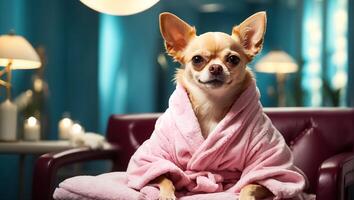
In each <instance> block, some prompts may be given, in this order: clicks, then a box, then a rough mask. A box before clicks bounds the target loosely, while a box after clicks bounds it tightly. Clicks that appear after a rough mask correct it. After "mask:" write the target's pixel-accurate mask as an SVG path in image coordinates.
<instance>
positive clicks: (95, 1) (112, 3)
mask: <svg viewBox="0 0 354 200" xmlns="http://www.w3.org/2000/svg"><path fill="white" fill-rule="evenodd" d="M80 1H81V2H82V3H83V4H85V5H86V6H88V7H89V8H92V9H93V10H96V11H98V12H101V13H105V14H109V15H133V14H136V13H139V12H142V11H144V10H147V9H149V8H150V7H152V6H153V5H155V4H156V3H157V2H159V0H80Z"/></svg>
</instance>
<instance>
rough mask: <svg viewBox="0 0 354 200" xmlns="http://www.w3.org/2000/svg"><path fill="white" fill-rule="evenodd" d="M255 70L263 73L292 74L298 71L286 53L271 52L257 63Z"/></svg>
mask: <svg viewBox="0 0 354 200" xmlns="http://www.w3.org/2000/svg"><path fill="white" fill-rule="evenodd" d="M256 70H257V71H259V72H265V73H293V72H296V71H297V70H298V66H297V64H296V62H295V61H294V59H293V58H292V57H291V56H290V55H289V54H287V53H286V52H284V51H271V52H269V53H268V54H266V55H265V56H264V57H263V58H261V59H260V60H259V61H258V62H257V64H256Z"/></svg>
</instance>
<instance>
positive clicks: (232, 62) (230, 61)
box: [226, 55, 240, 65]
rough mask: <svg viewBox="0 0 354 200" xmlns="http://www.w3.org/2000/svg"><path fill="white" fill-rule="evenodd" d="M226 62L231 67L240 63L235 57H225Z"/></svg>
mask: <svg viewBox="0 0 354 200" xmlns="http://www.w3.org/2000/svg"><path fill="white" fill-rule="evenodd" d="M226 62H228V63H230V64H232V65H237V64H238V63H239V62H240V58H239V57H237V56H235V55H231V56H229V57H227V59H226Z"/></svg>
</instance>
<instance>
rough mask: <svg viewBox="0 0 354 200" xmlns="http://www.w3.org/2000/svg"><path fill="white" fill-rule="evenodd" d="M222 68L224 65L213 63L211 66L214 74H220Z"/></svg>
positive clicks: (210, 68) (210, 69)
mask: <svg viewBox="0 0 354 200" xmlns="http://www.w3.org/2000/svg"><path fill="white" fill-rule="evenodd" d="M222 70H223V69H222V66H221V65H218V64H212V65H210V67H209V72H210V73H211V74H212V75H214V76H217V75H220V74H221V73H222Z"/></svg>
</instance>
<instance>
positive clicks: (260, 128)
mask: <svg viewBox="0 0 354 200" xmlns="http://www.w3.org/2000/svg"><path fill="white" fill-rule="evenodd" d="M259 98H260V95H259V91H258V89H257V87H256V84H255V83H254V82H252V84H251V85H250V86H249V87H248V88H247V89H246V90H245V91H244V92H243V93H242V95H241V96H240V97H239V98H238V99H237V101H236V102H235V103H234V104H233V106H232V108H231V109H230V111H229V112H228V113H227V115H226V116H225V117H224V119H223V120H222V121H221V122H220V123H219V124H218V125H217V126H216V128H215V129H214V130H213V131H212V132H211V133H210V134H209V136H208V137H207V138H206V139H204V138H203V136H202V134H201V130H200V126H199V123H198V120H197V118H196V116H195V114H194V112H193V109H192V105H191V103H190V101H189V98H188V95H187V92H186V91H185V89H184V88H183V87H182V86H181V85H177V88H176V90H175V91H174V93H173V94H172V96H171V97H170V101H169V108H168V109H167V110H166V112H165V113H164V114H163V115H162V116H161V117H160V118H159V119H158V120H157V122H156V125H155V130H154V132H153V134H152V135H151V137H150V139H148V140H146V141H145V142H144V143H143V144H142V145H141V146H140V147H139V149H138V150H137V151H136V152H135V154H134V155H133V156H132V158H131V160H130V163H129V166H128V169H127V173H126V174H124V173H123V175H121V174H122V173H121V172H116V173H118V174H120V175H117V174H114V173H110V174H109V175H103V177H105V178H103V177H100V176H98V177H74V178H72V179H68V180H66V181H64V182H63V183H61V184H60V185H59V187H60V188H58V189H57V190H56V191H55V194H54V197H55V198H56V199H65V198H62V197H63V195H64V196H65V195H67V193H68V192H69V193H74V194H82V195H84V196H85V197H87V198H88V199H141V198H143V199H154V200H155V199H158V193H159V190H158V188H157V187H155V186H154V185H150V184H149V183H150V182H151V181H152V180H154V179H155V178H156V177H158V176H160V175H167V176H168V178H170V179H171V180H172V181H173V183H174V185H175V188H176V196H177V197H178V199H180V200H202V199H237V198H238V194H239V192H240V190H241V189H242V188H243V187H244V186H245V185H247V184H250V183H256V184H260V185H263V186H265V187H266V188H268V189H269V190H270V191H271V192H272V193H273V194H274V195H275V197H274V198H273V199H311V198H313V197H310V196H307V197H306V196H304V195H303V194H302V190H303V189H304V188H305V185H306V179H305V177H304V175H303V173H302V172H301V171H300V170H299V169H297V168H296V167H295V166H294V165H293V157H292V154H291V151H290V149H289V147H288V146H287V145H286V143H285V141H284V139H283V137H282V135H281V134H280V133H279V132H278V130H277V129H276V128H275V127H274V126H273V125H272V123H271V121H270V120H269V118H268V117H267V116H266V115H265V114H264V113H263V110H262V106H261V104H260V102H259ZM114 176H118V178H114ZM100 178H102V179H105V180H106V181H103V180H102V182H101V183H100V181H99V179H100ZM85 179H86V180H85ZM96 179H97V181H95V180H96ZM112 179H114V180H115V181H109V180H112ZM84 180H85V181H86V182H87V183H86V184H82V183H81V182H84ZM80 183H81V184H80ZM114 183H115V184H114ZM98 184H102V186H96V185H98ZM79 185H81V186H79ZM90 186H91V187H92V189H91V190H90V189H88V188H90ZM127 186H128V187H127ZM62 189H63V190H65V192H66V193H65V192H62ZM103 191H104V192H103ZM139 191H140V192H139ZM103 193H104V194H103ZM100 195H102V196H100ZM127 197H128V198H127ZM129 197H130V198H129ZM72 199H75V198H72Z"/></svg>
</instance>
